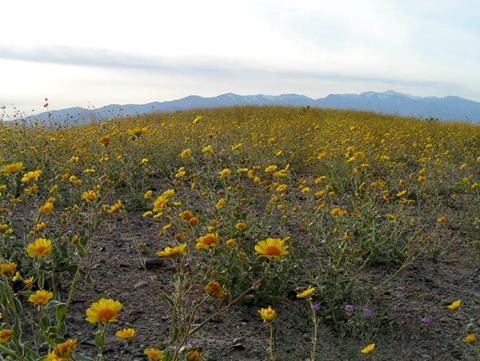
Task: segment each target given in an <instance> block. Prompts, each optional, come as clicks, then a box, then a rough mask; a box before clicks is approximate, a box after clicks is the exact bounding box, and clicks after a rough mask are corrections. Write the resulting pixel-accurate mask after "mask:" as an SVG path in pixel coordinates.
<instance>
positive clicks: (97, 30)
mask: <svg viewBox="0 0 480 361" xmlns="http://www.w3.org/2000/svg"><path fill="white" fill-rule="evenodd" d="M479 11H480V4H478V3H476V2H474V1H467V0H465V1H454V0H452V1H447V0H439V1H431V0H425V1H422V2H418V1H413V0H408V1H402V2H400V1H394V0H364V1H354V0H350V1H347V0H337V1H335V2H331V1H314V0H296V1H293V0H277V1H273V0H264V1H254V0H244V1H241V2H240V1H235V2H234V1H226V0H224V1H219V0H207V1H201V2H199V1H193V0H189V1H187V0H183V1H182V0H180V1H174V2H172V1H153V0H152V1H148V0H137V1H135V2H131V1H118V0H117V1H110V0H103V1H93V0H85V1H82V2H80V1H77V2H74V1H59V0H44V1H42V2H38V1H33V0H32V1H22V2H17V1H10V2H5V4H2V13H3V14H4V16H3V17H2V22H1V23H0V32H1V33H2V34H8V35H6V36H3V37H2V39H1V40H0V102H3V103H8V104H12V103H14V104H16V105H18V106H20V107H22V108H24V109H28V108H30V107H32V106H35V105H37V104H40V103H41V100H42V99H43V98H44V97H45V96H48V97H49V98H50V99H51V103H52V104H57V105H58V107H63V106H67V105H81V106H84V105H86V103H88V102H91V103H93V104H95V105H97V106H101V105H103V104H105V103H112V102H121V103H125V102H130V103H133V102H145V101H153V100H162V99H171V98H175V97H179V96H185V95H189V94H201V95H215V94H218V93H221V92H227V91H233V92H239V93H274V94H278V93H283V92H300V93H305V94H306V95H310V96H313V97H320V96H324V95H326V94H328V93H330V92H357V91H364V90H385V89H395V90H399V91H405V92H410V93H413V94H419V95H447V94H456V95H460V96H466V97H470V98H475V99H480V88H479V86H478V84H480V73H479V72H478V71H477V69H476V67H477V64H478V62H479V61H480V49H479V48H478V47H477V46H475V45H476V41H477V39H478V37H479V36H480V28H479V26H478V25H477V24H478V23H477V22H476V20H475V17H474V14H478V13H479ZM37 107H38V105H37Z"/></svg>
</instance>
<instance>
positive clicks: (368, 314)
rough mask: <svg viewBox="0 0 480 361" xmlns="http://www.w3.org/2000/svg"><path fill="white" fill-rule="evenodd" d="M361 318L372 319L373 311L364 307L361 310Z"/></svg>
mask: <svg viewBox="0 0 480 361" xmlns="http://www.w3.org/2000/svg"><path fill="white" fill-rule="evenodd" d="M363 316H365V317H372V316H373V310H372V309H371V308H368V307H365V308H364V309H363Z"/></svg>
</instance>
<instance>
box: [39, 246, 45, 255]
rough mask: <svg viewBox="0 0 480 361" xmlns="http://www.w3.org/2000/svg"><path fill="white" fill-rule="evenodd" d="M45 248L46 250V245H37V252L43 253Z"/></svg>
mask: <svg viewBox="0 0 480 361" xmlns="http://www.w3.org/2000/svg"><path fill="white" fill-rule="evenodd" d="M46 250H47V247H45V246H38V247H37V253H38V254H43V253H45V251H46Z"/></svg>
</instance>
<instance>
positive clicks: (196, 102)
mask: <svg viewBox="0 0 480 361" xmlns="http://www.w3.org/2000/svg"><path fill="white" fill-rule="evenodd" d="M236 105H258V106H260V105H286V106H287V105H288V106H295V107H299V106H311V107H318V108H334V109H354V110H366V111H373V112H380V113H387V114H396V115H404V116H414V117H418V118H436V119H440V120H460V121H470V122H480V103H479V102H475V101H472V100H468V99H463V98H459V97H454V96H448V97H418V96H412V95H407V94H402V93H397V92H394V91H386V92H383V93H378V92H365V93H361V94H330V95H328V96H327V97H325V98H320V99H312V98H309V97H306V96H304V95H298V94H282V95H277V96H272V95H238V94H233V93H227V94H222V95H219V96H216V97H211V98H205V97H200V96H196V95H192V96H188V97H185V98H181V99H177V100H172V101H165V102H153V103H148V104H140V105H137V104H126V105H118V104H111V105H107V106H105V107H102V108H98V109H85V108H79V107H76V108H67V109H61V110H53V111H51V112H44V113H40V114H37V115H32V116H29V117H27V118H25V120H27V121H36V120H37V121H38V120H40V121H46V122H48V123H50V122H61V123H63V122H67V123H72V122H76V123H85V122H90V121H92V120H100V121H101V120H106V119H110V118H113V117H126V116H134V115H142V114H148V113H154V112H172V111H177V110H187V109H197V108H218V107H229V106H236Z"/></svg>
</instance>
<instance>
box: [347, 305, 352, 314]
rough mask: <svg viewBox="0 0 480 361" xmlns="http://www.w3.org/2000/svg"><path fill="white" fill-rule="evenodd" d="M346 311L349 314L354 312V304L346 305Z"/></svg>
mask: <svg viewBox="0 0 480 361" xmlns="http://www.w3.org/2000/svg"><path fill="white" fill-rule="evenodd" d="M345 312H346V313H347V314H349V315H351V314H352V313H353V305H346V306H345Z"/></svg>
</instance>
